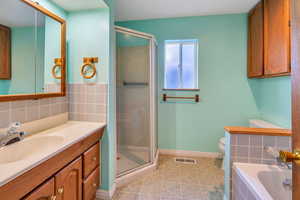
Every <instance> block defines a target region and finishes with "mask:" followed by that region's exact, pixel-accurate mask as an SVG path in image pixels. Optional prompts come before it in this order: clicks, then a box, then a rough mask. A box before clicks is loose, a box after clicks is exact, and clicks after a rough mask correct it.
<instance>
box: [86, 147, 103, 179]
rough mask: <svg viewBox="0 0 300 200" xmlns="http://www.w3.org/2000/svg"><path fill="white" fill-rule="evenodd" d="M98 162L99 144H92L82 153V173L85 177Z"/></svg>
mask: <svg viewBox="0 0 300 200" xmlns="http://www.w3.org/2000/svg"><path fill="white" fill-rule="evenodd" d="M99 164H100V144H99V142H98V143H97V144H95V145H94V146H92V147H91V148H90V149H89V150H87V151H86V152H85V153H84V154H83V174H84V178H87V177H88V176H89V175H90V174H91V173H92V171H93V170H94V169H96V167H98V166H99Z"/></svg>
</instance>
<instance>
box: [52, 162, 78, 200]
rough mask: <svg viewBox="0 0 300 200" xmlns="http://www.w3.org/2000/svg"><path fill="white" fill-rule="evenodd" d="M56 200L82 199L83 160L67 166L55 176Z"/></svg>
mask: <svg viewBox="0 0 300 200" xmlns="http://www.w3.org/2000/svg"><path fill="white" fill-rule="evenodd" d="M55 183H56V188H55V189H56V194H57V199H56V200H81V199H82V159H81V158H79V159H77V160H75V161H73V162H72V163H71V164H69V165H68V166H66V167H65V168H64V169H63V170H61V171H60V172H59V173H58V174H57V175H56V176H55Z"/></svg>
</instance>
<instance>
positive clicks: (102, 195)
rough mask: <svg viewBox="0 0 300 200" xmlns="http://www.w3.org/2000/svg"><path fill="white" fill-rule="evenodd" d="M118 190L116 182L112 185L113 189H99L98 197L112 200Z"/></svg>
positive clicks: (102, 199) (103, 199)
mask: <svg viewBox="0 0 300 200" xmlns="http://www.w3.org/2000/svg"><path fill="white" fill-rule="evenodd" d="M115 191H116V184H115V183H114V184H113V186H112V189H111V190H109V191H107V190H97V192H96V198H97V199H101V200H111V199H112V198H113V196H114V194H115Z"/></svg>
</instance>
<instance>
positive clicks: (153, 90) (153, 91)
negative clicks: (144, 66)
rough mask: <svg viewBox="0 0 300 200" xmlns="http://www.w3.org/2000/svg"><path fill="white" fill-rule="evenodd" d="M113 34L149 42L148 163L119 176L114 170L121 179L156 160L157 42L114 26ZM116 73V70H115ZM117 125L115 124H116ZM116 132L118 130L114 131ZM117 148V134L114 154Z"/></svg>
mask: <svg viewBox="0 0 300 200" xmlns="http://www.w3.org/2000/svg"><path fill="white" fill-rule="evenodd" d="M115 32H116V34H117V33H124V34H128V35H131V36H135V37H138V38H144V39H147V40H149V63H150V65H149V66H150V74H149V76H150V78H149V83H150V85H149V90H150V92H149V95H150V162H148V163H146V164H144V165H141V166H139V167H136V168H134V169H131V170H128V171H125V172H122V173H120V174H118V173H117V171H118V170H115V174H116V178H120V177H123V176H125V175H128V174H131V173H133V172H136V171H138V170H142V169H144V168H146V167H149V166H151V165H153V164H154V162H155V160H156V158H157V155H158V154H157V148H156V147H157V109H156V108H157V83H156V70H157V69H156V68H157V66H156V61H155V56H156V55H157V52H156V46H157V44H158V43H157V41H156V38H155V36H154V35H151V34H148V33H144V32H140V31H136V30H133V29H128V28H124V27H121V26H115ZM116 73H117V70H116ZM116 123H117V122H116ZM116 130H118V129H116ZM117 147H118V132H117V134H116V153H118V151H117ZM117 163H118V160H117V156H116V168H117V167H118V164H117Z"/></svg>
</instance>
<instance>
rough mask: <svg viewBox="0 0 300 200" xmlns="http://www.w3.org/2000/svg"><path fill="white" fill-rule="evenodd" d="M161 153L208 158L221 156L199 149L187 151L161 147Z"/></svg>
mask: <svg viewBox="0 0 300 200" xmlns="http://www.w3.org/2000/svg"><path fill="white" fill-rule="evenodd" d="M159 153H160V154H161V155H172V156H187V157H208V158H220V157H221V154H220V153H216V152H199V151H185V150H175V149H159Z"/></svg>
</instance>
